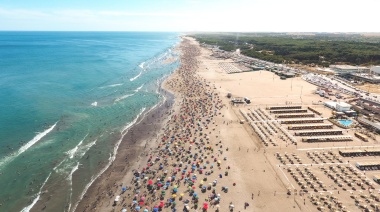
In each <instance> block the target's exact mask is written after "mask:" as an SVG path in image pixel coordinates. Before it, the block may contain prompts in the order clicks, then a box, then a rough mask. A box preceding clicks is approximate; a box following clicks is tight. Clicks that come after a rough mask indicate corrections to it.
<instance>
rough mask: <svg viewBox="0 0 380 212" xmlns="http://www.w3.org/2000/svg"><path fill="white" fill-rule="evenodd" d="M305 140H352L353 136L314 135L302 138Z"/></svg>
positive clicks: (311, 141)
mask: <svg viewBox="0 0 380 212" xmlns="http://www.w3.org/2000/svg"><path fill="white" fill-rule="evenodd" d="M302 141H303V142H310V143H313V142H332V141H352V137H351V136H349V135H341V136H312V137H305V138H302Z"/></svg>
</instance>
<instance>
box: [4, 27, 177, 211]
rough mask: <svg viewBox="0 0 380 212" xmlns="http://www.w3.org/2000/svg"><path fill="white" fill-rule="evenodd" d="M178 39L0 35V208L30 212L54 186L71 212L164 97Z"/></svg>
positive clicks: (164, 35) (62, 206)
mask: <svg viewBox="0 0 380 212" xmlns="http://www.w3.org/2000/svg"><path fill="white" fill-rule="evenodd" d="M178 42H179V39H178V34H176V33H140V32H0V188H1V189H0V204H2V206H1V207H0V211H20V210H24V211H28V210H30V209H31V208H33V205H34V203H35V202H36V201H38V199H39V198H41V197H40V196H41V195H40V194H41V193H44V191H46V190H50V191H51V190H53V189H54V190H57V194H58V192H59V195H60V198H59V200H57V198H56V199H55V202H56V203H55V204H56V205H57V208H59V209H61V210H59V211H69V209H71V210H72V208H73V206H74V205H75V202H76V200H77V199H78V198H79V197H80V195H81V194H82V191H83V190H84V189H85V187H86V185H89V182H90V181H91V178H92V177H93V176H95V175H96V174H97V173H98V172H99V170H100V169H101V168H103V167H104V166H106V164H107V161H109V159H110V158H112V156H113V152H114V146H115V144H117V142H118V140H119V139H120V137H121V136H122V135H123V134H125V133H126V129H127V128H128V126H130V125H131V124H133V121H134V120H136V117H137V116H138V115H139V114H142V113H143V112H144V111H147V110H149V109H150V108H152V107H153V106H154V105H156V104H157V103H159V102H160V101H161V100H162V96H161V95H160V94H159V93H158V92H157V88H158V85H159V80H160V79H162V78H163V77H165V76H167V75H168V74H169V73H170V72H172V71H173V70H174V69H175V68H176V67H177V66H178V61H176V62H174V63H170V64H167V63H165V62H164V61H165V60H166V59H168V58H170V57H174V58H176V57H177V55H176V54H175V52H173V49H172V48H173V47H174V46H175V44H177V43H178ZM89 155H91V157H89ZM93 155H96V156H95V157H94V156H93ZM74 173H76V174H74ZM77 173H80V174H77ZM76 176H77V178H78V179H73V177H76ZM73 182H74V184H75V183H76V184H75V185H73Z"/></svg>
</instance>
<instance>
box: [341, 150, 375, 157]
mask: <svg viewBox="0 0 380 212" xmlns="http://www.w3.org/2000/svg"><path fill="white" fill-rule="evenodd" d="M339 154H340V155H341V156H343V157H365V156H379V155H380V148H372V149H344V150H343V149H342V150H339Z"/></svg>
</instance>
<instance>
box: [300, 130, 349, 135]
mask: <svg viewBox="0 0 380 212" xmlns="http://www.w3.org/2000/svg"><path fill="white" fill-rule="evenodd" d="M294 135H296V136H315V135H343V131H342V130H303V131H297V132H295V134H294Z"/></svg>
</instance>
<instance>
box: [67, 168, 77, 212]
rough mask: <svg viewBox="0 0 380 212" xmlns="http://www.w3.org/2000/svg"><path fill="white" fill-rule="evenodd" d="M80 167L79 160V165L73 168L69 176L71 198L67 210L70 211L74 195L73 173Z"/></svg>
mask: <svg viewBox="0 0 380 212" xmlns="http://www.w3.org/2000/svg"><path fill="white" fill-rule="evenodd" d="M78 169H79V162H77V165H76V166H74V167H73V169H72V170H71V172H70V174H69V176H68V180H69V181H70V198H69V202H70V203H69V208H68V209H67V211H70V208H71V197H72V196H73V174H74V172H75V171H76V170H78Z"/></svg>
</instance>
